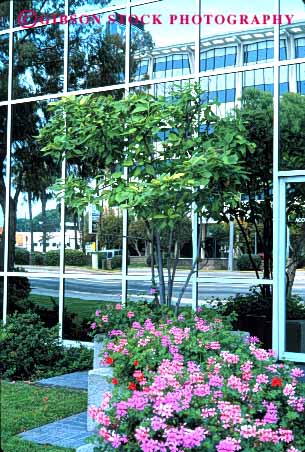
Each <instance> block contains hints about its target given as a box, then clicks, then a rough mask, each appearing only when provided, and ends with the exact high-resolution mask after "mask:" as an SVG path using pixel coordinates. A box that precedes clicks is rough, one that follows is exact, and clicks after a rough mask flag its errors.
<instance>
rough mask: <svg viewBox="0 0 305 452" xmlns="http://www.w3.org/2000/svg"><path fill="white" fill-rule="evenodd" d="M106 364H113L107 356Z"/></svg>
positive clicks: (111, 359)
mask: <svg viewBox="0 0 305 452" xmlns="http://www.w3.org/2000/svg"><path fill="white" fill-rule="evenodd" d="M106 364H113V358H111V357H110V356H107V358H106Z"/></svg>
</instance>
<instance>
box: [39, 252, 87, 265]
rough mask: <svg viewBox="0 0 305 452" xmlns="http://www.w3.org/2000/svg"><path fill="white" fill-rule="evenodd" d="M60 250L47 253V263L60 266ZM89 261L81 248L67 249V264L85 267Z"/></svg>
mask: <svg viewBox="0 0 305 452" xmlns="http://www.w3.org/2000/svg"><path fill="white" fill-rule="evenodd" d="M59 262H60V250H50V251H48V252H47V253H46V255H45V265H47V266H48V265H50V266H58V265H59ZM86 263H87V259H86V255H85V254H84V253H83V252H82V251H80V250H68V249H66V250H65V264H66V265H73V266H77V267H83V266H85V265H86Z"/></svg>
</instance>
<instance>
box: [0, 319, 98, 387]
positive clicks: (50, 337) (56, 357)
mask: <svg viewBox="0 0 305 452" xmlns="http://www.w3.org/2000/svg"><path fill="white" fill-rule="evenodd" d="M0 338H1V344H0V345H1V346H0V358H1V359H0V362H1V375H2V377H3V378H11V379H12V378H13V379H27V378H38V377H42V376H46V375H56V374H62V373H67V372H72V371H76V370H83V369H86V368H89V367H90V365H91V359H92V353H91V352H90V351H88V350H86V349H84V348H80V349H78V348H77V349H75V348H67V349H66V348H64V347H63V345H62V344H61V342H60V340H59V339H58V327H53V328H46V327H45V326H44V323H43V322H42V321H41V319H40V317H39V316H38V315H37V314H35V313H33V312H27V313H25V314H17V313H15V314H13V315H12V316H9V317H8V321H7V324H6V325H5V326H2V327H1V334H0Z"/></svg>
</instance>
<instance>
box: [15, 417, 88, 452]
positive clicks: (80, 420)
mask: <svg viewBox="0 0 305 452" xmlns="http://www.w3.org/2000/svg"><path fill="white" fill-rule="evenodd" d="M19 436H21V438H23V439H25V440H27V441H32V442H33V443H38V444H51V445H52V446H58V447H71V448H75V449H76V448H78V447H80V446H83V445H84V444H85V439H86V438H89V437H90V436H92V432H87V412H86V411H84V412H83V413H80V414H75V415H73V416H70V417H67V418H66V419H62V420H61V421H56V422H52V423H51V424H47V425H44V426H42V427H38V428H34V429H32V430H28V431H27V432H24V433H21V434H20V435H19Z"/></svg>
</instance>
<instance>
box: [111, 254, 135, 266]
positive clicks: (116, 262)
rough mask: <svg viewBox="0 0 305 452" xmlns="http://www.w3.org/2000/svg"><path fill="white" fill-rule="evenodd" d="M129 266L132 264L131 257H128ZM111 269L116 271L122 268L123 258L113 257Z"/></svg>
mask: <svg viewBox="0 0 305 452" xmlns="http://www.w3.org/2000/svg"><path fill="white" fill-rule="evenodd" d="M127 264H128V265H129V264H130V257H129V256H128V257H127ZM111 268H112V269H116V268H122V256H113V257H112V258H111Z"/></svg>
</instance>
